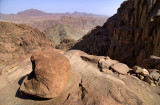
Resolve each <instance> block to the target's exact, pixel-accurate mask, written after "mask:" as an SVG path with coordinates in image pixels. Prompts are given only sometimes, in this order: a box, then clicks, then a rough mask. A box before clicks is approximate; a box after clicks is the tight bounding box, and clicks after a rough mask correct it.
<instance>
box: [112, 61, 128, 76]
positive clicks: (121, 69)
mask: <svg viewBox="0 0 160 105" xmlns="http://www.w3.org/2000/svg"><path fill="white" fill-rule="evenodd" d="M111 68H112V69H113V70H114V71H116V72H118V73H120V74H127V72H129V71H130V70H131V69H130V68H129V67H128V66H127V65H126V64H123V63H116V64H114V65H113V66H111Z"/></svg>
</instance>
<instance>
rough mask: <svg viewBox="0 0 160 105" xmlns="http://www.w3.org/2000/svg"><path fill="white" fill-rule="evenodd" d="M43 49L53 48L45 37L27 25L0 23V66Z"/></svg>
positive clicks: (52, 44) (53, 45)
mask: <svg viewBox="0 0 160 105" xmlns="http://www.w3.org/2000/svg"><path fill="white" fill-rule="evenodd" d="M44 47H55V44H54V43H53V42H52V41H50V40H49V39H48V38H46V37H45V35H44V34H43V33H42V32H40V31H39V30H37V29H34V28H31V27H29V26H28V25H22V24H14V23H9V22H0V58H1V59H0V64H1V63H5V62H6V61H8V60H11V59H13V58H15V57H20V56H23V55H25V54H29V53H32V52H33V51H34V50H37V49H42V48H44Z"/></svg>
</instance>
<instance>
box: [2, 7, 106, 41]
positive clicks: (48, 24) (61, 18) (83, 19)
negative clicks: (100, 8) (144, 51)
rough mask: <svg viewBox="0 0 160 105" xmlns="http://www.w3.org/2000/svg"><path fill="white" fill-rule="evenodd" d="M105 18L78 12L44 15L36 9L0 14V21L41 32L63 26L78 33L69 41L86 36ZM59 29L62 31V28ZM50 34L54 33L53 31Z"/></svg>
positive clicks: (101, 23)
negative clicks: (25, 26) (22, 25)
mask: <svg viewBox="0 0 160 105" xmlns="http://www.w3.org/2000/svg"><path fill="white" fill-rule="evenodd" d="M107 18H108V17H107V16H102V15H96V14H89V13H80V12H74V13H46V12H43V11H40V10H36V9H29V10H25V11H22V12H19V13H17V14H10V15H7V14H0V20H1V21H9V22H14V23H23V24H28V25H30V26H31V27H34V28H38V29H39V30H40V31H42V32H44V31H46V30H48V29H50V28H53V27H54V26H55V27H57V26H56V25H60V24H64V25H66V26H67V27H71V28H73V29H74V31H75V32H78V33H79V36H80V37H77V33H76V35H75V36H72V38H71V39H75V40H77V38H81V37H82V36H83V35H85V34H87V32H88V31H89V30H91V29H92V28H94V27H95V26H97V25H100V26H101V25H103V24H104V22H105V21H106V20H107ZM60 28H62V29H61V30H63V27H60ZM50 32H51V30H50ZM51 33H54V31H53V32H51ZM46 34H47V33H46ZM58 35H59V34H58V33H57V34H56V33H54V34H52V35H51V34H50V33H49V35H48V34H47V35H46V36H52V37H56V36H58ZM49 38H50V37H49Z"/></svg>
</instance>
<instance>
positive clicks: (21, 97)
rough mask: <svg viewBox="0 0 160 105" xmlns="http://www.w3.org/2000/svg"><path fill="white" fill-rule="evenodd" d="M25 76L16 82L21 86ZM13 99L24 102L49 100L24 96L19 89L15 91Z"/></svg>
mask: <svg viewBox="0 0 160 105" xmlns="http://www.w3.org/2000/svg"><path fill="white" fill-rule="evenodd" d="M26 76H27V75H26ZM26 76H24V77H22V78H21V79H20V80H19V81H18V84H19V85H21V84H22V82H23V80H24V79H25V77H26ZM15 97H17V98H20V99H25V100H34V101H46V100H49V99H45V98H39V97H34V96H31V95H27V94H24V93H22V92H20V88H18V89H17V92H16V94H15Z"/></svg>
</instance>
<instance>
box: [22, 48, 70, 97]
mask: <svg viewBox="0 0 160 105" xmlns="http://www.w3.org/2000/svg"><path fill="white" fill-rule="evenodd" d="M31 61H32V68H33V71H32V72H31V74H29V75H28V76H27V77H26V78H25V79H24V81H23V83H22V85H21V87H20V91H21V92H22V93H25V94H28V95H32V96H34V97H40V98H54V97H57V96H59V95H60V94H61V92H62V91H63V88H64V87H65V85H66V83H67V81H68V78H69V76H70V72H71V66H70V63H69V61H68V59H67V58H66V57H65V56H64V55H62V54H60V53H58V52H57V51H55V50H51V49H50V50H44V51H40V52H36V53H34V54H33V55H32V57H31Z"/></svg>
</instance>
